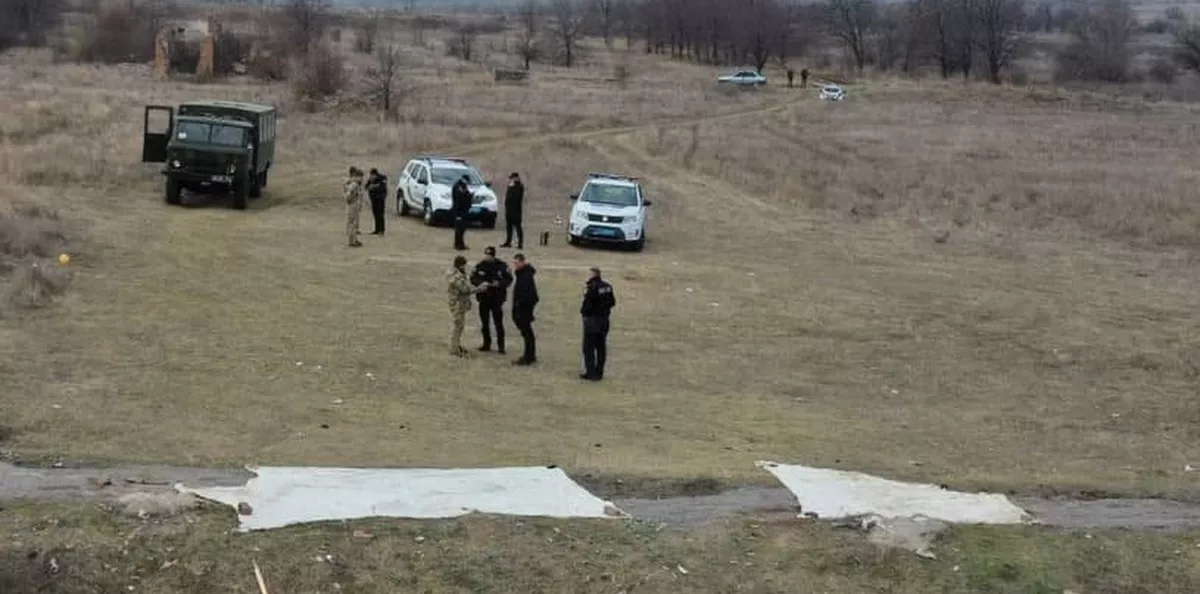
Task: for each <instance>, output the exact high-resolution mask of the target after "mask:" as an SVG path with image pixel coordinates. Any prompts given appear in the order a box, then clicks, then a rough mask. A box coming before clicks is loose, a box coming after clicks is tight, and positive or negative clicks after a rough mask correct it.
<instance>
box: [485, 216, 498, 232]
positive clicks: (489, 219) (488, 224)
mask: <svg viewBox="0 0 1200 594" xmlns="http://www.w3.org/2000/svg"><path fill="white" fill-rule="evenodd" d="M483 228H484V229H495V228H496V215H494V214H491V215H488V216H485V217H484V218H483Z"/></svg>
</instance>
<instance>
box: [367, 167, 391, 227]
mask: <svg viewBox="0 0 1200 594" xmlns="http://www.w3.org/2000/svg"><path fill="white" fill-rule="evenodd" d="M367 196H368V197H370V199H371V214H372V215H374V217H375V230H374V231H372V232H371V235H383V218H384V217H383V211H384V206H385V205H386V204H387V176H386V175H383V174H382V173H379V170H378V169H372V170H371V173H370V174H369V175H368V176H367Z"/></svg>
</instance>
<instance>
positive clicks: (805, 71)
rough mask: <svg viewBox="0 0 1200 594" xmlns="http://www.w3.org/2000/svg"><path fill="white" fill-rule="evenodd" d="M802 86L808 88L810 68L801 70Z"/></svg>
mask: <svg viewBox="0 0 1200 594" xmlns="http://www.w3.org/2000/svg"><path fill="white" fill-rule="evenodd" d="M800 88H801V89H807V88H808V69H807V68H805V69H803V70H801V71H800Z"/></svg>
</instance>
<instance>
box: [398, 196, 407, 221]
mask: <svg viewBox="0 0 1200 594" xmlns="http://www.w3.org/2000/svg"><path fill="white" fill-rule="evenodd" d="M408 214H409V209H408V202H407V201H406V200H404V194H402V193H397V194H396V216H398V217H406V216H408Z"/></svg>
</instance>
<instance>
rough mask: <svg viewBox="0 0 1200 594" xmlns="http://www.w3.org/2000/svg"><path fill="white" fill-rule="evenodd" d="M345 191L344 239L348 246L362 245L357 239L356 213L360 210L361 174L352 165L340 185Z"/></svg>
mask: <svg viewBox="0 0 1200 594" xmlns="http://www.w3.org/2000/svg"><path fill="white" fill-rule="evenodd" d="M342 186H343V190H344V191H345V193H346V239H347V241H348V242H349V245H350V247H362V242H361V241H359V240H358V215H359V214H360V213H361V212H362V195H363V174H362V171H361V170H360V169H359V168H357V167H354V166H351V167H350V173H349V175H347V176H346V181H345V183H344V184H343V185H342Z"/></svg>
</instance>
